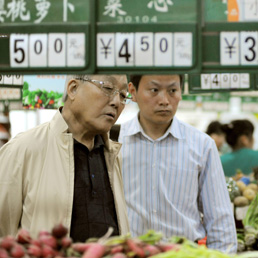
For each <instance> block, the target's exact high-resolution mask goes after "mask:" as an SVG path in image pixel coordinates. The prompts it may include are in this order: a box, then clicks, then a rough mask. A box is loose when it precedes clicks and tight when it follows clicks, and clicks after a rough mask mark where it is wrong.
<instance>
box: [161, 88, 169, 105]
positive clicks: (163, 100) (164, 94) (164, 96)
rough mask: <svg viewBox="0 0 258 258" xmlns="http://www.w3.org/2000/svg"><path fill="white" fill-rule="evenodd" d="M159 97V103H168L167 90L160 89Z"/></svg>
mask: <svg viewBox="0 0 258 258" xmlns="http://www.w3.org/2000/svg"><path fill="white" fill-rule="evenodd" d="M159 97H160V103H162V104H168V103H169V94H168V92H167V91H160V93H159Z"/></svg>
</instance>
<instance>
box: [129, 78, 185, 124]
mask: <svg viewBox="0 0 258 258" xmlns="http://www.w3.org/2000/svg"><path fill="white" fill-rule="evenodd" d="M129 90H130V93H131V94H132V97H133V101H135V102H137V103H138V106H139V108H140V121H141V123H145V122H147V123H148V124H153V125H169V124H170V123H171V121H172V119H173V117H174V115H175V113H176V111H177V107H178V104H179V101H180V100H181V98H182V96H181V88H180V77H179V76H178V75H144V76H142V78H141V80H140V82H139V86H138V90H136V89H135V87H134V86H133V85H132V84H131V83H130V84H129Z"/></svg>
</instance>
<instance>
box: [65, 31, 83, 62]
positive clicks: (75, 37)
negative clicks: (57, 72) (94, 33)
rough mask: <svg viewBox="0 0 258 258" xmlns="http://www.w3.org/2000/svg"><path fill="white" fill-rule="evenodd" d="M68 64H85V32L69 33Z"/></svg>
mask: <svg viewBox="0 0 258 258" xmlns="http://www.w3.org/2000/svg"><path fill="white" fill-rule="evenodd" d="M67 66H69V67H74V66H76V67H84V66H85V34H84V33H67Z"/></svg>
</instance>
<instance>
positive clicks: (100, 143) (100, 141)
mask: <svg viewBox="0 0 258 258" xmlns="http://www.w3.org/2000/svg"><path fill="white" fill-rule="evenodd" d="M73 140H74V144H81V143H80V142H78V141H76V140H75V139H74V138H73ZM101 146H104V141H103V139H102V137H101V136H100V135H96V136H95V138H94V146H93V149H97V148H99V147H101Z"/></svg>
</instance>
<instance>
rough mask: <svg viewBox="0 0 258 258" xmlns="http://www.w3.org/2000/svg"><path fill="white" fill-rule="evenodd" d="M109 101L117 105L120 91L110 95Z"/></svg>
mask: <svg viewBox="0 0 258 258" xmlns="http://www.w3.org/2000/svg"><path fill="white" fill-rule="evenodd" d="M110 98H111V103H112V104H115V105H116V106H119V104H120V92H119V91H116V92H115V93H114V94H113V95H112V96H111V97H110Z"/></svg>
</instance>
